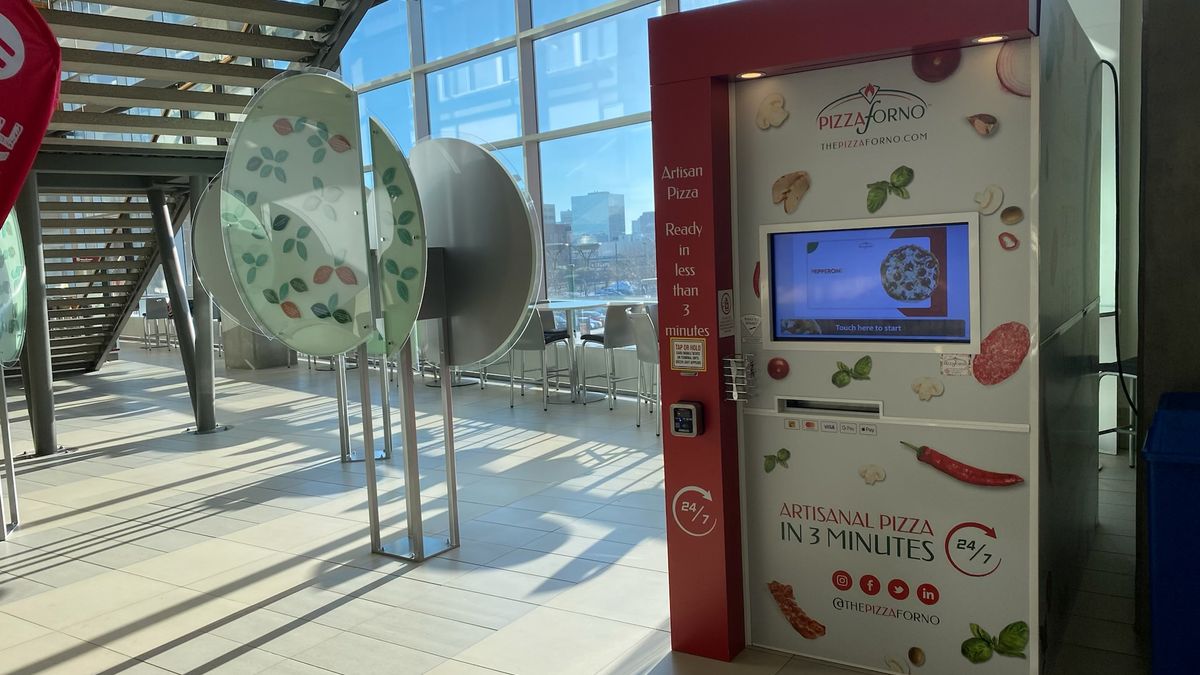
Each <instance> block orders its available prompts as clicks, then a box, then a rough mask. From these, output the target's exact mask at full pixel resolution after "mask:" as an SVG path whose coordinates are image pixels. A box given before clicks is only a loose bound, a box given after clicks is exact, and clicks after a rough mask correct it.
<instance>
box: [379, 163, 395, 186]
mask: <svg viewBox="0 0 1200 675" xmlns="http://www.w3.org/2000/svg"><path fill="white" fill-rule="evenodd" d="M382 179H383V184H384V185H391V184H392V183H393V182H395V180H396V167H394V166H390V167H388V168H387V169H385V170H384V171H383V176H382Z"/></svg>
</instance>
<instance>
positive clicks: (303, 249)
mask: <svg viewBox="0 0 1200 675" xmlns="http://www.w3.org/2000/svg"><path fill="white" fill-rule="evenodd" d="M296 255H298V256H300V259H301V260H308V247H307V246H305V245H304V242H302V241H298V242H296Z"/></svg>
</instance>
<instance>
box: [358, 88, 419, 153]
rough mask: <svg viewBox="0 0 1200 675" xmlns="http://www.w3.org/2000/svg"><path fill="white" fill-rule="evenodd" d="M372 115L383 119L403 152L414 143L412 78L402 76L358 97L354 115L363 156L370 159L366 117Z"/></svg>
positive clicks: (408, 149) (406, 151)
mask: <svg viewBox="0 0 1200 675" xmlns="http://www.w3.org/2000/svg"><path fill="white" fill-rule="evenodd" d="M368 116H374V117H377V118H378V119H379V121H380V122H383V125H384V126H385V127H387V130H388V131H389V132H390V133H391V134H392V138H394V139H396V144H397V145H399V146H400V149H401V150H403V151H404V154H405V155H407V154H408V153H409V152H411V151H412V147H413V144H414V143H416V140H417V138H416V130H415V129H414V127H413V87H412V80H403V81H401V82H397V83H395V84H389V85H388V86H386V87H382V88H379V89H374V90H372V91H368V92H366V93H364V94H360V95H359V97H358V117H359V121H360V124H361V126H362V130H361V134H362V144H363V160H364V161H365V162H367V163H368V164H370V163H371V144H370V142H369V141H368V140H367V133H368V131H367V117H368Z"/></svg>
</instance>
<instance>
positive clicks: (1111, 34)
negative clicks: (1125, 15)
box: [1070, 0, 1121, 57]
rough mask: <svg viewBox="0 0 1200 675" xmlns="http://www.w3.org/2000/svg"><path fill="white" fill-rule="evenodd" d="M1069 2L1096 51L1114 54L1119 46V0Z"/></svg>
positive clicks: (1103, 54)
mask: <svg viewBox="0 0 1200 675" xmlns="http://www.w3.org/2000/svg"><path fill="white" fill-rule="evenodd" d="M1070 4H1071V8H1072V9H1074V10H1075V16H1076V17H1078V18H1079V23H1080V25H1082V26H1083V29H1084V30H1085V31H1087V34H1088V37H1090V38H1091V39H1092V43H1093V44H1095V45H1096V51H1098V52H1100V55H1101V56H1105V57H1114V56H1116V55H1117V52H1118V50H1119V49H1120V46H1121V0H1070Z"/></svg>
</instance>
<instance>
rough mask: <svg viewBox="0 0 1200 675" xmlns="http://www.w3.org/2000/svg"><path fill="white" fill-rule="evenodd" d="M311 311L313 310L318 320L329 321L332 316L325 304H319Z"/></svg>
mask: <svg viewBox="0 0 1200 675" xmlns="http://www.w3.org/2000/svg"><path fill="white" fill-rule="evenodd" d="M310 309H311V310H312V313H313V316H315V317H317V318H318V319H328V318H329V317H330V315H331V312H330V311H329V308H328V307H326V306H325V305H324V303H320V302H318V303H316V304H314V305H313V306H312V307H311V308H310Z"/></svg>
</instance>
